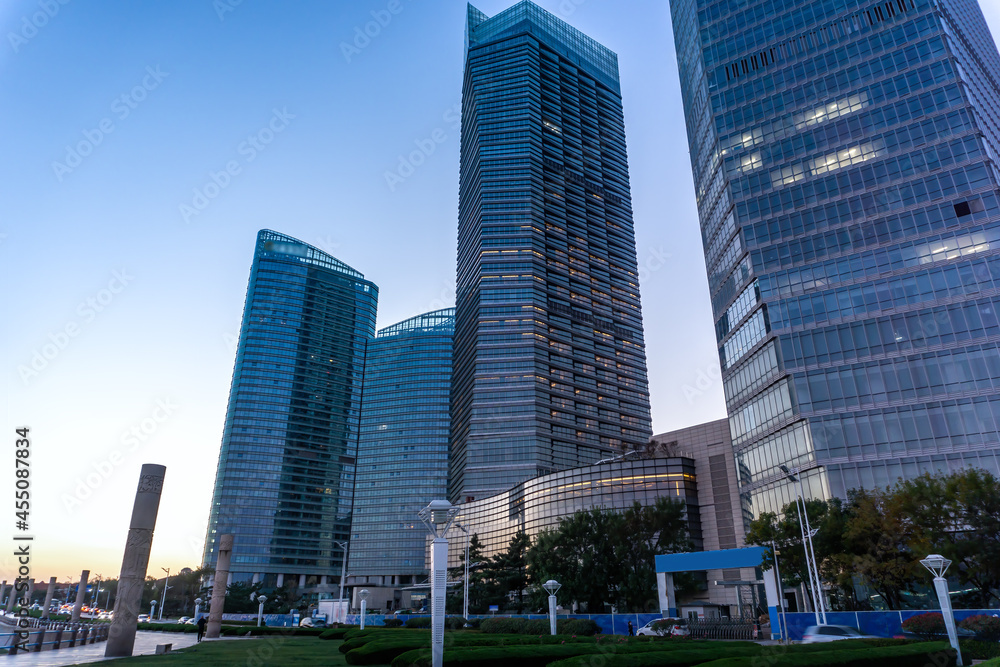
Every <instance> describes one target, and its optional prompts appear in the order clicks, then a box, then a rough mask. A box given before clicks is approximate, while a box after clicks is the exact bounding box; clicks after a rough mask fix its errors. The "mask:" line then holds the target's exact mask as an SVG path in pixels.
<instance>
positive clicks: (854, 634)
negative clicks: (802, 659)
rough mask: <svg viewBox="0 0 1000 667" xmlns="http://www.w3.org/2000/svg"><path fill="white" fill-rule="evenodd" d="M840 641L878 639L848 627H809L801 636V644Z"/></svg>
mask: <svg viewBox="0 0 1000 667" xmlns="http://www.w3.org/2000/svg"><path fill="white" fill-rule="evenodd" d="M841 639H878V638H877V637H875V636H874V635H866V634H865V633H863V632H861V630H858V629H857V628H852V627H851V626H849V625H810V626H809V627H808V628H806V631H805V633H804V634H803V635H802V643H803V644H819V643H822V642H835V641H839V640H841Z"/></svg>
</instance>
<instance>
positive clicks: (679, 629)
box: [635, 618, 691, 637]
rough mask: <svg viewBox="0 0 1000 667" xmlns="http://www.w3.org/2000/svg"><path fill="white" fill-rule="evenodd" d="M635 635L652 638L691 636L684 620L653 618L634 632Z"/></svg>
mask: <svg viewBox="0 0 1000 667" xmlns="http://www.w3.org/2000/svg"><path fill="white" fill-rule="evenodd" d="M635 634H637V635H640V636H641V635H649V636H653V637H685V636H687V635H689V634H691V630H690V629H688V622H687V619H686V618H654V619H653V620H652V621H650V622H649V623H647V624H646V625H644V626H642V627H641V628H639V629H638V630H636V631H635Z"/></svg>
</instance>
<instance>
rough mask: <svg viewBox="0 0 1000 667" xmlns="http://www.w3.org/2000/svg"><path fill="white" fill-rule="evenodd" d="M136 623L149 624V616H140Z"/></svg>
mask: <svg viewBox="0 0 1000 667" xmlns="http://www.w3.org/2000/svg"><path fill="white" fill-rule="evenodd" d="M135 622H136V623H149V614H139V615H138V616H137V617H136V619H135Z"/></svg>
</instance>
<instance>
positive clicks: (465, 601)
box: [455, 523, 469, 623]
mask: <svg viewBox="0 0 1000 667" xmlns="http://www.w3.org/2000/svg"><path fill="white" fill-rule="evenodd" d="M455 527H456V528H458V529H459V530H460V531H462V532H463V533H465V584H464V586H463V589H464V591H463V593H462V616H464V617H465V622H466V623H468V622H469V528H468V527H467V526H463V525H462V524H460V523H456V524H455Z"/></svg>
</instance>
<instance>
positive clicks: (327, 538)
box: [204, 230, 378, 588]
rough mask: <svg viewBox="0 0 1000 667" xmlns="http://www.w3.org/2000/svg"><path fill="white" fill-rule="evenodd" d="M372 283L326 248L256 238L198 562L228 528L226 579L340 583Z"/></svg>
mask: <svg viewBox="0 0 1000 667" xmlns="http://www.w3.org/2000/svg"><path fill="white" fill-rule="evenodd" d="M377 301H378V288H377V287H376V286H375V285H374V284H373V283H371V282H369V281H367V280H365V279H364V276H363V275H361V274H360V273H358V272H357V271H355V270H354V269H352V268H351V267H349V266H347V265H346V264H343V263H341V262H339V261H337V260H336V259H334V258H333V257H330V256H329V255H327V254H326V253H324V252H322V251H320V250H317V249H316V248H314V247H312V246H309V245H306V244H305V243H302V242H301V241H298V240H296V239H293V238H290V237H288V236H284V235H282V234H278V233H275V232H272V231H269V230H264V231H261V232H260V233H259V234H258V235H257V247H256V252H255V253H254V259H253V267H252V268H251V270H250V285H249V287H248V289H247V298H246V306H245V307H244V310H243V323H242V325H241V327H240V339H239V346H238V348H237V353H236V366H235V370H234V371H233V382H232V387H231V389H230V393H229V407H228V409H227V412H226V423H225V428H224V431H223V435H222V449H221V451H220V452H219V467H218V471H217V473H216V479H215V492H214V495H213V497H212V508H211V514H210V517H209V526H208V536H207V539H206V542H205V557H204V564H205V565H206V566H209V567H211V566H214V564H215V559H216V551H215V547H216V539H217V537H218V535H221V534H226V533H232V534H234V535H235V541H234V547H233V556H232V566H231V572H232V573H233V579H234V581H262V582H263V583H264V585H265V586H267V587H271V586H275V585H282V584H292V585H295V584H298V583H302V584H305V587H306V588H313V587H317V586H321V585H323V584H328V585H332V579H339V576H340V566H341V562H342V561H341V559H342V557H343V551H342V550H341V549H339V548H337V547H335V546H334V541H335V540H346V539H348V536H349V534H350V528H351V506H352V498H353V495H354V473H355V457H356V453H357V445H358V426H359V418H360V411H361V390H362V381H363V376H364V363H365V348H366V346H367V344H368V341H369V340H371V339H372V338H373V337H374V335H375V309H376V305H377Z"/></svg>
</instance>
